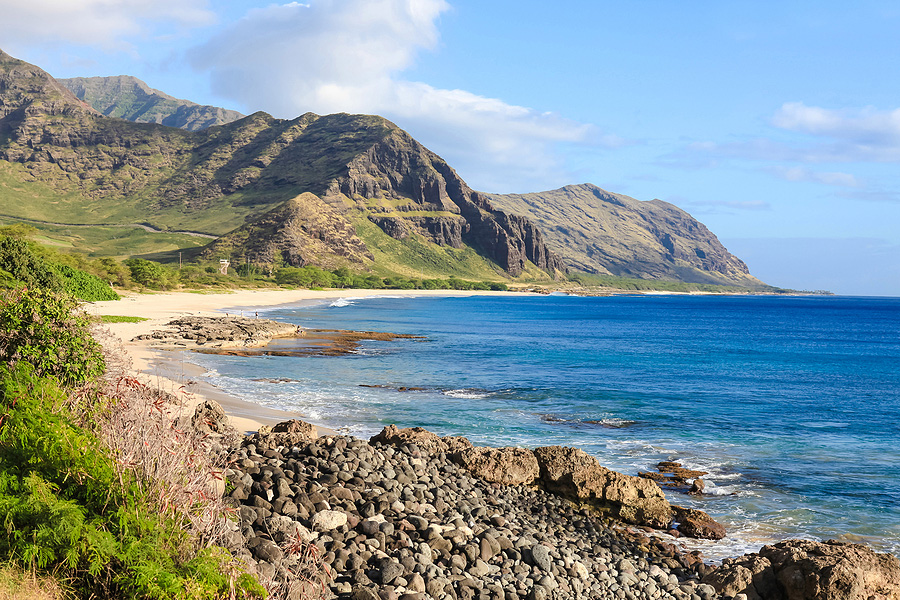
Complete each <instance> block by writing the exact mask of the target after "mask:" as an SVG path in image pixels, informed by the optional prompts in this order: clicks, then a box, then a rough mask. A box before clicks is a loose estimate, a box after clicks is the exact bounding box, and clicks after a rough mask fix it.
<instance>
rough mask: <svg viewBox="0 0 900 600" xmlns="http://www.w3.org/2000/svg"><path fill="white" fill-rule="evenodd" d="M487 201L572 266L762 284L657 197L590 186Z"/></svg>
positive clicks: (653, 276)
mask: <svg viewBox="0 0 900 600" xmlns="http://www.w3.org/2000/svg"><path fill="white" fill-rule="evenodd" d="M489 198H490V200H491V201H492V202H493V203H494V204H495V205H497V206H498V207H500V208H501V209H503V210H506V211H509V212H515V213H518V214H522V215H525V216H527V217H529V218H530V219H531V220H533V221H534V222H535V223H537V225H538V226H539V227H540V228H541V229H542V231H543V232H544V235H545V239H546V240H547V244H548V246H549V247H550V248H551V249H552V250H553V251H555V252H556V253H557V254H559V255H560V256H561V257H562V258H563V260H564V261H565V262H566V264H567V265H568V266H569V267H570V268H572V269H574V270H577V271H584V272H588V273H597V274H607V275H616V276H624V277H636V278H641V279H676V280H679V281H685V282H689V283H715V284H741V285H750V286H761V285H763V284H762V282H760V281H759V280H758V279H756V278H755V277H753V276H752V275H750V272H749V269H748V268H747V265H746V264H744V262H743V261H742V260H740V259H739V258H737V257H736V256H734V255H733V254H731V253H730V252H728V250H727V249H726V248H725V247H724V246H723V245H722V244H721V242H720V241H719V239H718V238H717V237H716V236H715V234H713V233H712V232H711V231H709V229H708V228H707V227H706V226H705V225H704V224H703V223H701V222H699V221H697V220H696V219H694V218H693V217H692V216H691V215H690V214H688V213H687V212H686V211H684V210H682V209H680V208H678V207H677V206H675V205H674V204H670V203H668V202H664V201H662V200H649V201H642V200H636V199H634V198H631V197H630V196H625V195H623V194H615V193H612V192H608V191H606V190H604V189H602V188H600V187H598V186H596V185H593V184H580V185H569V186H564V187H562V188H559V189H557V190H550V191H546V192H537V193H532V194H490V195H489Z"/></svg>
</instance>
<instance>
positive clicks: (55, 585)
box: [0, 565, 70, 600]
mask: <svg viewBox="0 0 900 600" xmlns="http://www.w3.org/2000/svg"><path fill="white" fill-rule="evenodd" d="M67 597H70V594H69V593H67V591H66V590H65V588H64V587H63V586H62V585H61V584H60V582H59V581H57V580H56V579H54V578H53V577H50V576H47V575H37V574H36V573H34V572H30V571H26V570H24V569H22V568H21V567H19V566H16V565H3V566H0V600H63V599H65V598H67Z"/></svg>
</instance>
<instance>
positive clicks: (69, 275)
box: [55, 265, 119, 302]
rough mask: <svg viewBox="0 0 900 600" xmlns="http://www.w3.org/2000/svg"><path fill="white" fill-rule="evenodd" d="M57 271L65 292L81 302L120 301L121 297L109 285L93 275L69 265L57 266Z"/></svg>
mask: <svg viewBox="0 0 900 600" xmlns="http://www.w3.org/2000/svg"><path fill="white" fill-rule="evenodd" d="M55 270H56V272H57V273H58V274H59V276H60V278H61V280H62V287H63V290H65V291H66V292H67V293H69V294H72V295H73V296H75V297H76V298H78V299H79V300H84V301H86V302H97V301H100V300H118V299H119V295H118V294H117V293H116V292H114V291H113V289H112V288H111V287H109V284H107V283H106V282H105V281H103V280H102V279H100V278H99V277H97V276H96V275H91V274H90V273H86V272H84V271H82V270H81V269H76V268H74V267H70V266H69V265H59V266H56V267H55Z"/></svg>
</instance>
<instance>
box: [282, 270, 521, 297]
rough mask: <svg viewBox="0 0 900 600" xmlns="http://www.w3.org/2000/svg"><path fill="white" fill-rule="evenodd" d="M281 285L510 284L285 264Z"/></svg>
mask: <svg viewBox="0 0 900 600" xmlns="http://www.w3.org/2000/svg"><path fill="white" fill-rule="evenodd" d="M275 281H276V283H278V284H279V285H284V286H296V287H305V288H357V289H375V290H378V289H393V290H495V291H506V290H508V289H509V288H508V286H507V285H506V284H505V283H501V282H497V281H468V280H464V279H459V278H456V277H453V276H451V277H450V278H448V279H416V278H410V277H401V276H399V275H393V276H389V277H378V276H377V275H361V274H354V273H352V272H350V270H349V269H346V268H340V269H335V270H334V271H326V270H324V269H320V268H318V267H312V266H310V267H300V268H295V267H285V268H283V269H279V270H278V271H277V272H276V273H275Z"/></svg>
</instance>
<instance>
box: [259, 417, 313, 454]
mask: <svg viewBox="0 0 900 600" xmlns="http://www.w3.org/2000/svg"><path fill="white" fill-rule="evenodd" d="M318 437H319V433H318V431H316V427H315V425H312V424H310V423H307V422H305V421H300V420H299V419H291V420H289V421H283V422H281V423H278V424H277V425H274V426H273V427H271V428H269V427H261V428H260V429H259V431H258V432H256V433H254V434H253V435H252V436H250V441H251V442H252V443H254V444H265V445H267V446H269V447H271V448H275V447H278V446H287V447H290V448H293V447H294V446H305V445H306V444H308V443H309V442H312V441H313V440H315V439H316V438H318Z"/></svg>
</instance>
